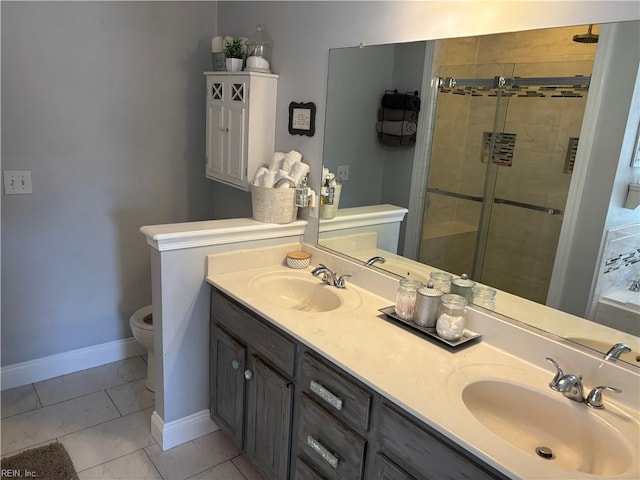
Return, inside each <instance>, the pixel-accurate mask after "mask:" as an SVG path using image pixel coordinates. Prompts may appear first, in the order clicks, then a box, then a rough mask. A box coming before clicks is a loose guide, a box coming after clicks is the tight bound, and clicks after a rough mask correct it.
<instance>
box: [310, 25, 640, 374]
mask: <svg viewBox="0 0 640 480" xmlns="http://www.w3.org/2000/svg"><path fill="white" fill-rule="evenodd" d="M626 24H628V25H631V26H632V27H633V29H634V30H633V31H635V34H634V33H633V31H632V34H631V36H630V38H631V39H632V40H633V39H635V41H636V42H638V40H639V38H640V34H638V31H640V28H639V22H626ZM599 31H600V26H599V25H594V26H590V25H581V26H574V27H559V28H551V29H544V30H534V31H521V32H514V33H503V34H496V35H484V36H479V37H467V38H453V39H446V40H437V41H431V42H427V41H418V42H412V43H402V44H395V45H375V46H366V47H364V48H362V47H360V48H359V47H353V48H339V49H332V50H330V52H329V78H328V85H327V105H326V126H325V143H324V158H323V163H324V167H325V168H327V169H328V170H329V171H330V172H334V173H337V172H338V170H341V171H342V172H344V168H343V167H344V166H347V167H348V175H349V177H348V179H347V180H344V181H343V182H342V185H341V188H340V196H339V199H338V200H339V203H338V204H337V210H335V211H334V212H333V213H334V214H335V213H336V212H337V213H338V215H340V213H341V212H344V214H345V215H348V212H350V211H356V210H358V208H360V209H361V208H362V207H369V208H373V206H375V205H386V206H387V207H388V206H389V205H393V206H397V207H401V208H406V209H408V212H409V214H408V215H407V216H405V217H404V220H403V221H402V222H401V224H399V227H400V228H399V229H397V230H396V232H397V239H396V241H395V242H393V241H392V242H391V243H390V244H391V247H388V246H387V245H388V244H389V243H388V241H387V240H388V239H385V240H384V242H386V243H384V242H383V241H382V240H381V239H380V237H381V234H380V231H376V230H375V229H370V230H367V228H366V227H363V226H362V225H360V226H358V227H357V228H353V229H349V228H345V229H328V230H327V229H323V223H326V222H334V223H335V220H334V219H331V220H329V219H321V220H320V227H319V230H320V237H319V240H318V243H319V245H321V246H324V247H326V248H330V249H333V250H336V251H339V252H340V253H342V254H344V255H348V256H350V257H352V258H355V259H356V260H358V261H363V262H366V261H367V260H368V259H370V258H372V257H374V256H379V257H383V258H384V260H385V261H384V263H381V262H377V263H375V268H380V269H383V270H385V271H388V272H389V273H392V274H395V275H399V276H407V275H409V276H415V277H417V278H418V279H419V280H422V281H426V280H427V279H428V277H429V275H430V273H431V272H433V271H446V272H450V273H451V274H453V275H454V277H456V276H459V275H461V274H463V273H466V274H468V275H469V276H470V277H471V278H472V279H473V280H475V281H477V282H479V283H481V284H483V285H487V286H491V287H493V288H495V289H496V291H497V296H496V300H497V301H496V305H495V310H496V311H497V312H499V313H502V314H504V315H507V316H510V317H512V318H515V319H517V320H521V321H525V322H526V323H529V324H531V325H532V326H534V327H537V328H541V329H544V330H546V331H548V332H550V333H554V334H557V335H560V336H562V337H564V338H567V339H568V340H570V341H574V342H576V343H579V344H582V345H584V346H586V347H588V348H590V349H592V350H595V351H598V352H600V353H605V352H606V351H607V350H608V348H609V347H611V345H612V343H610V342H614V343H615V341H623V342H625V343H629V344H630V345H631V346H632V348H633V350H632V351H631V352H626V353H625V354H623V355H622V356H621V360H622V361H624V362H627V363H628V364H630V365H635V366H640V356H639V352H640V338H639V335H640V305H638V304H640V293H637V292H632V291H630V290H628V287H629V285H630V283H631V282H632V281H633V280H637V279H638V278H639V277H640V228H638V225H637V222H638V220H636V225H628V224H629V223H633V222H628V221H627V222H623V223H625V225H628V228H627V229H626V230H625V229H624V228H623V229H622V230H621V231H620V232H618V234H617V235H618V236H617V237H615V235H613V234H612V235H609V237H608V238H607V241H608V242H609V244H606V245H607V246H606V247H605V253H604V257H603V258H605V259H606V256H607V255H609V256H610V257H611V258H610V259H608V260H607V261H606V262H604V263H605V264H606V263H607V262H609V263H610V262H611V261H614V263H615V265H614V267H617V268H609V269H608V271H606V269H602V268H600V265H598V266H597V267H596V271H595V272H594V278H599V279H600V280H599V281H600V284H599V285H595V286H594V287H592V288H593V290H594V292H595V294H594V295H590V298H591V300H590V301H589V305H581V307H579V308H582V309H583V310H582V311H583V312H587V313H586V314H584V313H579V314H578V313H576V312H571V313H573V314H574V315H573V316H569V315H565V314H563V315H558V316H556V315H555V313H553V311H552V310H550V309H549V307H546V306H545V304H546V303H547V302H548V297H549V291H550V286H552V285H553V280H554V278H553V277H554V274H555V273H554V265H555V264H556V263H557V255H559V254H558V251H559V249H558V245H559V240H560V236H561V230H562V228H563V222H564V221H565V218H566V216H567V214H566V211H567V208H568V206H567V199H568V197H569V192H570V188H573V189H579V187H580V186H579V185H578V186H576V185H575V182H580V181H583V180H581V179H580V178H578V179H577V178H576V177H577V175H574V171H575V170H576V169H577V166H576V162H577V161H578V162H579V161H580V155H579V154H578V153H579V151H580V150H579V145H580V141H581V139H580V135H581V132H582V131H583V129H582V126H583V123H584V119H585V112H586V113H587V114H588V112H589V108H588V105H589V103H588V102H589V96H590V94H591V87H592V85H593V81H594V80H596V79H595V77H593V69H594V59H595V58H596V53H597V49H598V33H599ZM616 48H620V45H617V46H616ZM630 48H631V49H635V50H636V53H635V55H636V57H635V58H637V50H638V45H637V43H636V45H635V46H630ZM637 70H638V68H637V65H635V69H633V71H635V72H636V74H637ZM636 74H634V75H633V78H629V79H628V82H630V84H631V86H633V84H634V82H635V80H636ZM425 78H427V81H425ZM598 81H599V79H598ZM425 87H426V88H425ZM396 91H397V92H398V93H400V94H404V93H408V94H413V93H415V92H418V95H419V97H420V110H419V113H418V114H417V115H416V114H415V110H412V108H391V107H393V106H392V105H389V104H386V105H383V102H382V98H383V95H384V94H385V92H387V93H393V92H396ZM636 95H637V93H636ZM388 98H391V97H388ZM627 106H628V105H627ZM386 107H389V108H386ZM396 107H397V105H396ZM621 114H622V115H624V116H625V119H624V120H625V121H626V117H627V115H628V114H629V109H628V108H627V111H626V112H621ZM383 137H386V138H383ZM394 142H395V143H394ZM414 142H415V143H414ZM618 147H619V146H618ZM619 153H620V152H619V151H613V152H612V155H616V156H617V155H619ZM417 162H420V165H419V166H421V167H422V168H416V166H417V165H416V164H417ZM339 167H340V168H339ZM612 168H613V170H614V173H615V170H616V168H618V167H617V161H616V162H613V163H612ZM629 168H631V166H630V165H629ZM636 170H638V171H637V172H636V176H637V175H640V169H636ZM614 173H612V175H614ZM632 174H633V172H630V175H632ZM572 182H573V183H574V185H573V186H572ZM609 200H610V199H609V198H605V199H602V204H603V208H604V209H605V210H606V208H607V206H608V205H609ZM387 207H384V208H387ZM358 211H359V210H358ZM565 228H567V227H566V226H565ZM620 239H622V240H623V241H621V242H618V243H616V241H618V240H620ZM607 248H608V250H607ZM616 259H617V260H616ZM605 266H606V265H605ZM599 268H600V271H598V269H599ZM616 272H617V273H616ZM596 283H598V282H596ZM613 290H621V291H622V290H628V291H629V292H630V293H629V294H628V298H626V297H625V298H623V299H622V300H621V302H622V303H623V305H617V304H615V301H612V302H610V303H607V302H606V301H605V302H604V303H602V304H601V303H599V302H598V296H599V295H601V294H605V293H607V292H611V291H613ZM620 294H621V295H622V296H623V297H624V296H625V295H626V294H625V293H624V292H622V293H620ZM634 297H635V298H636V300H634ZM634 301H635V303H636V305H634ZM583 303H584V302H583ZM620 306H621V307H622V308H617V307H620ZM583 316H584V317H587V318H588V319H585V318H578V317H583ZM614 317H615V318H614ZM578 322H579V323H580V324H582V325H583V327H584V328H577V326H576V325H577V323H578ZM599 328H600V329H602V330H601V331H603V332H604V331H606V333H608V334H610V335H608V336H607V335H601V334H600V332H601V331H598V330H597V329H599ZM585 332H586V333H585ZM589 332H593V335H590V334H589ZM603 339H604V340H603Z"/></svg>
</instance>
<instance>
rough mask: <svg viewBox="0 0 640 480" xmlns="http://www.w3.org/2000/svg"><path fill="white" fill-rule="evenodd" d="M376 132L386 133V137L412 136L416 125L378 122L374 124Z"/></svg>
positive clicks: (405, 122)
mask: <svg viewBox="0 0 640 480" xmlns="http://www.w3.org/2000/svg"><path fill="white" fill-rule="evenodd" d="M376 130H377V131H378V133H386V134H388V135H396V136H398V137H399V136H401V135H413V134H414V133H416V131H417V130H418V125H417V124H416V123H415V122H407V121H403V122H389V121H386V120H385V121H384V122H378V123H376Z"/></svg>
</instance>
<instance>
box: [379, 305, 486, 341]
mask: <svg viewBox="0 0 640 480" xmlns="http://www.w3.org/2000/svg"><path fill="white" fill-rule="evenodd" d="M379 311H380V312H382V313H384V314H385V315H386V316H387V318H389V319H391V320H393V321H394V322H397V323H400V324H401V325H404V326H406V327H409V329H410V330H411V331H412V332H413V333H416V334H417V335H421V336H423V337H426V338H429V339H433V340H436V341H438V342H440V343H444V344H445V345H448V346H449V347H452V348H458V347H461V346H463V345H465V344H467V343H469V342H471V341H473V340H477V339H479V338H481V337H482V335H480V334H479V333H476V332H472V331H471V330H468V329H466V328H465V330H464V333H463V335H462V338H461V339H459V340H445V339H444V338H442V337H439V336H438V334H437V333H436V329H435V328H427V327H423V326H421V325H418V324H417V323H413V322H411V321H409V320H403V319H402V318H400V317H399V316H398V315H396V310H395V306H394V305H391V306H390V307H384V308H381V309H380V310H379Z"/></svg>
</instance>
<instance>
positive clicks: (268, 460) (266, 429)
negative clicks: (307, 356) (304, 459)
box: [245, 355, 293, 480]
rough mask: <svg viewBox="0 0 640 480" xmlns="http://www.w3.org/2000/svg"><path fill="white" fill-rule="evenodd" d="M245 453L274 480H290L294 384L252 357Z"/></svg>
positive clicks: (250, 361)
mask: <svg viewBox="0 0 640 480" xmlns="http://www.w3.org/2000/svg"><path fill="white" fill-rule="evenodd" d="M248 372H250V373H249V374H248V375H245V377H248V378H247V379H248V382H247V388H248V391H247V442H246V452H247V455H248V456H249V458H251V460H252V461H253V463H254V465H255V466H256V467H258V469H259V470H261V471H262V473H263V475H264V476H265V477H266V478H268V479H271V480H280V479H286V478H288V466H289V451H290V446H291V441H290V439H291V414H292V402H293V384H292V383H291V382H290V381H288V380H286V379H285V378H284V377H282V376H280V375H279V374H278V373H277V372H275V371H274V370H272V369H271V368H270V367H269V366H267V365H266V364H265V363H263V361H262V360H261V359H259V358H258V357H256V356H255V355H251V357H250V359H249V370H248Z"/></svg>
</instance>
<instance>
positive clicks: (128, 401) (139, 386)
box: [107, 378, 155, 415]
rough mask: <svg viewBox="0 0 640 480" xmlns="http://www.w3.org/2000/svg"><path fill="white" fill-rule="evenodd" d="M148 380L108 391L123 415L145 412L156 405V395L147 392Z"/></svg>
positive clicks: (126, 384)
mask: <svg viewBox="0 0 640 480" xmlns="http://www.w3.org/2000/svg"><path fill="white" fill-rule="evenodd" d="M146 384H147V380H146V379H145V378H143V379H142V380H137V381H135V382H131V383H125V384H124V385H118V386H117V387H112V388H109V389H108V390H107V394H108V395H109V396H110V397H111V400H113V403H115V405H116V407H117V408H118V410H119V411H120V413H121V414H122V415H129V414H130V413H133V412H138V411H140V410H144V409H145V408H149V407H153V406H154V405H155V394H154V393H153V392H152V391H150V390H147V387H146Z"/></svg>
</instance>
